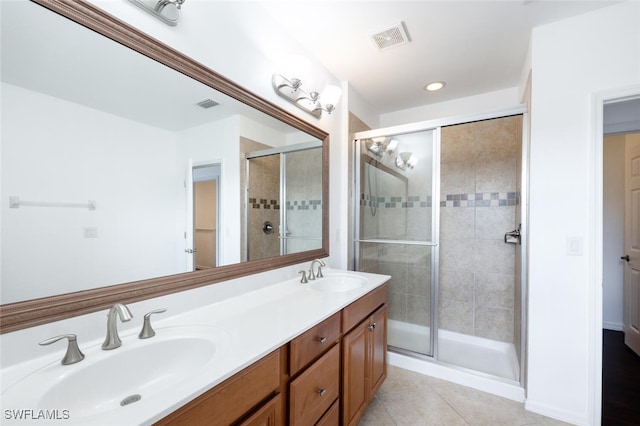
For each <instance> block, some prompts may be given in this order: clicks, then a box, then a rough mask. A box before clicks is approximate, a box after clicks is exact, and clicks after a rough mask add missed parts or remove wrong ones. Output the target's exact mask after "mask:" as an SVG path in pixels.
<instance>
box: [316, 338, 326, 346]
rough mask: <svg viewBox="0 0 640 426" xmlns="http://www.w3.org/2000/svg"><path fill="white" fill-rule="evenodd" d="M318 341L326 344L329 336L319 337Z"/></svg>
mask: <svg viewBox="0 0 640 426" xmlns="http://www.w3.org/2000/svg"><path fill="white" fill-rule="evenodd" d="M318 342H320V344H321V345H324V344H325V343H326V342H327V338H326V337H318Z"/></svg>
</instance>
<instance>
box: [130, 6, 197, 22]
mask: <svg viewBox="0 0 640 426" xmlns="http://www.w3.org/2000/svg"><path fill="white" fill-rule="evenodd" d="M129 1H130V2H131V3H133V4H135V5H136V6H138V7H139V8H140V9H142V10H144V11H146V12H147V13H150V14H151V15H153V16H155V17H156V18H158V19H159V20H161V21H162V22H164V23H165V24H167V25H171V26H172V27H175V26H176V25H178V22H180V9H181V7H182V4H183V3H184V2H185V1H186V0H129Z"/></svg>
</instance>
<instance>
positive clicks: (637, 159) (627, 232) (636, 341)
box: [622, 133, 640, 355]
mask: <svg viewBox="0 0 640 426" xmlns="http://www.w3.org/2000/svg"><path fill="white" fill-rule="evenodd" d="M624 188H625V220H624V247H625V253H624V255H623V256H622V259H623V262H624V264H625V266H624V269H625V271H624V342H625V344H626V345H627V346H629V347H630V348H631V349H632V350H633V351H634V352H635V353H637V354H638V355H640V133H635V134H632V135H627V136H626V140H625V186H624Z"/></svg>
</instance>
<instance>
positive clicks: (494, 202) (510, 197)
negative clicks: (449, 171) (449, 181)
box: [440, 192, 520, 207]
mask: <svg viewBox="0 0 640 426" xmlns="http://www.w3.org/2000/svg"><path fill="white" fill-rule="evenodd" d="M519 203H520V193H519V192H476V193H475V194H474V193H471V194H447V195H446V196H445V200H441V201H440V207H508V206H516V205H518V204H519Z"/></svg>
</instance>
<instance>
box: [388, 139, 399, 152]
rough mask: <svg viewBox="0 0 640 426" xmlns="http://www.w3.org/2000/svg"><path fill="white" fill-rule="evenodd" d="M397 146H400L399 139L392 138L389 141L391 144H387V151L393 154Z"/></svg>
mask: <svg viewBox="0 0 640 426" xmlns="http://www.w3.org/2000/svg"><path fill="white" fill-rule="evenodd" d="M396 148H398V141H397V139H391V140H390V141H389V144H388V145H387V152H388V153H389V154H391V153H392V152H393V151H395V150H396Z"/></svg>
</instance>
